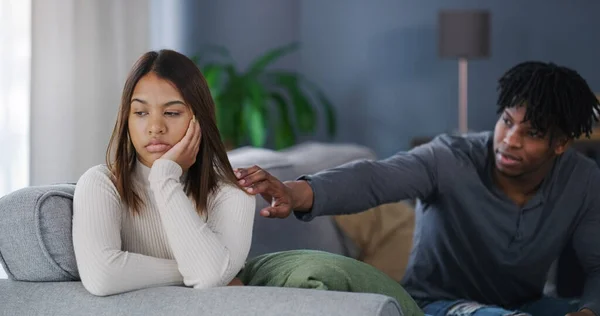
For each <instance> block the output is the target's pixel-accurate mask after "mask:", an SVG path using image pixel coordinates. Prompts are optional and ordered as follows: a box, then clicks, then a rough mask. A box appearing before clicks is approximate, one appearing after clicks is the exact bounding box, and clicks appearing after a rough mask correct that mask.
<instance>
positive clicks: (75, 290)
mask: <svg viewBox="0 0 600 316" xmlns="http://www.w3.org/2000/svg"><path fill="white" fill-rule="evenodd" d="M0 302H2V303H1V304H2V305H1V306H0V315H64V316H69V315H111V316H118V315H129V316H133V315H145V316H146V315H147V316H154V315H178V316H185V315H195V316H197V315H227V316H237V315H240V316H241V315H244V316H252V315H260V316H286V315H303V316H321V315H328V316H355V315H356V316H369V315H373V316H375V315H377V316H401V315H402V312H401V310H400V307H399V305H398V303H397V302H396V301H395V300H393V299H391V298H390V297H387V296H385V295H380V294H363V293H345V292H334V291H321V290H307V289H296V288H276V287H250V286H230V287H221V288H213V289H209V290H194V289H190V288H184V287H175V286H172V287H156V288H149V289H144V290H139V291H133V292H129V293H125V294H119V295H113V296H108V297H97V296H93V295H91V294H89V293H88V292H87V291H86V290H85V289H84V288H83V286H82V285H81V282H58V283H54V282H53V283H25V282H16V281H10V280H0ZM3 313H5V314H3Z"/></svg>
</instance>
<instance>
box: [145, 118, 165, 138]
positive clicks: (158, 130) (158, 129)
mask: <svg viewBox="0 0 600 316" xmlns="http://www.w3.org/2000/svg"><path fill="white" fill-rule="evenodd" d="M165 131H166V126H165V124H164V122H163V120H162V118H156V117H155V118H152V117H151V118H150V124H149V125H148V133H149V134H150V135H160V134H164V133H165Z"/></svg>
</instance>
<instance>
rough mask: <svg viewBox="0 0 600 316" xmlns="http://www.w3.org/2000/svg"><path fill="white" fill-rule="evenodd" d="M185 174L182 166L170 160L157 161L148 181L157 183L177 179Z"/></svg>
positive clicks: (153, 165)
mask: <svg viewBox="0 0 600 316" xmlns="http://www.w3.org/2000/svg"><path fill="white" fill-rule="evenodd" d="M182 174H183V169H181V166H180V165H179V164H178V163H176V162H175V161H173V160H170V159H157V160H155V161H154V163H153V164H152V168H151V169H150V175H149V176H148V181H150V182H155V181H160V180H164V179H177V180H179V178H180V177H181V175H182Z"/></svg>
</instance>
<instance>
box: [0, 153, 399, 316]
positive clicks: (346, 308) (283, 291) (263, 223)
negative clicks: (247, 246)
mask: <svg viewBox="0 0 600 316" xmlns="http://www.w3.org/2000/svg"><path fill="white" fill-rule="evenodd" d="M229 157H230V160H231V162H232V164H233V165H234V167H238V166H250V165H254V164H256V165H259V166H261V167H263V168H265V169H266V170H268V171H270V172H271V173H272V174H273V175H275V176H276V177H278V178H280V179H282V180H288V179H294V178H296V177H298V176H299V175H301V174H304V173H313V172H316V171H319V170H322V169H325V168H329V167H333V166H336V165H339V164H342V163H346V162H349V161H352V160H356V159H373V158H375V157H374V154H373V153H372V152H371V151H370V150H369V149H367V148H364V147H360V146H353V145H342V144H336V145H333V144H322V143H305V144H302V145H298V146H295V147H293V148H291V149H289V150H286V151H283V152H274V151H270V150H264V149H256V148H240V149H237V150H234V151H231V152H230V153H229ZM74 187H75V186H74V185H72V184H63V185H48V186H41V187H30V188H24V189H22V190H19V191H16V192H14V193H12V194H9V195H7V196H5V197H3V198H2V199H0V261H1V262H2V265H3V268H4V270H5V271H6V273H7V274H8V276H9V277H10V278H11V279H10V280H0V315H166V314H170V315H265V316H269V315H344V316H351V315H386V316H387V315H389V316H392V315H403V312H402V310H401V308H400V306H399V305H398V303H397V302H396V301H395V300H394V299H391V298H389V297H387V296H383V295H377V294H365V293H343V292H333V291H319V290H308V289H290V288H268V287H222V288H214V289H210V290H193V289H189V288H185V287H175V286H172V287H158V288H150V289H143V290H138V291H133V292H129V293H124V294H119V295H114V296H109V297H95V296H93V295H91V294H89V293H88V292H87V291H86V290H85V289H84V288H83V287H82V285H81V283H80V282H78V278H79V276H78V273H77V269H76V265H75V261H74V255H73V250H72V243H71V240H70V236H71V227H70V225H71V214H72V213H71V198H72V193H73V190H74ZM265 205H266V204H265V202H264V201H263V200H262V199H261V198H259V199H257V210H258V209H260V208H262V207H264V206H265ZM289 249H317V250H324V251H329V252H332V253H337V254H342V255H345V256H354V255H355V254H356V249H355V247H354V245H353V244H352V243H351V242H350V241H349V239H348V238H346V237H345V236H344V234H343V233H342V232H341V231H340V230H339V229H338V228H337V226H336V224H335V222H334V221H333V220H332V219H331V218H325V217H324V218H318V219H315V220H314V221H312V222H310V223H303V222H300V221H298V220H296V219H295V218H293V216H292V217H289V218H287V219H285V220H274V219H265V218H262V217H260V216H258V212H257V217H256V221H255V228H254V235H253V242H252V249H251V251H250V257H254V256H257V255H260V254H263V253H268V252H274V251H281V250H289ZM32 281H35V282H32Z"/></svg>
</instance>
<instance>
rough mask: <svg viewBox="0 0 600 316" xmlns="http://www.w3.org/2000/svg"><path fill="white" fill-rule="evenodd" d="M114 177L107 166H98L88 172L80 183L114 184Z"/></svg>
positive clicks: (83, 175) (82, 176)
mask: <svg viewBox="0 0 600 316" xmlns="http://www.w3.org/2000/svg"><path fill="white" fill-rule="evenodd" d="M112 179H113V175H112V172H111V171H110V169H109V168H108V167H107V166H106V165H96V166H93V167H91V168H89V169H88V170H86V171H85V172H84V173H83V174H82V175H81V177H80V178H79V181H78V182H81V181H82V180H95V181H109V182H111V183H112Z"/></svg>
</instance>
